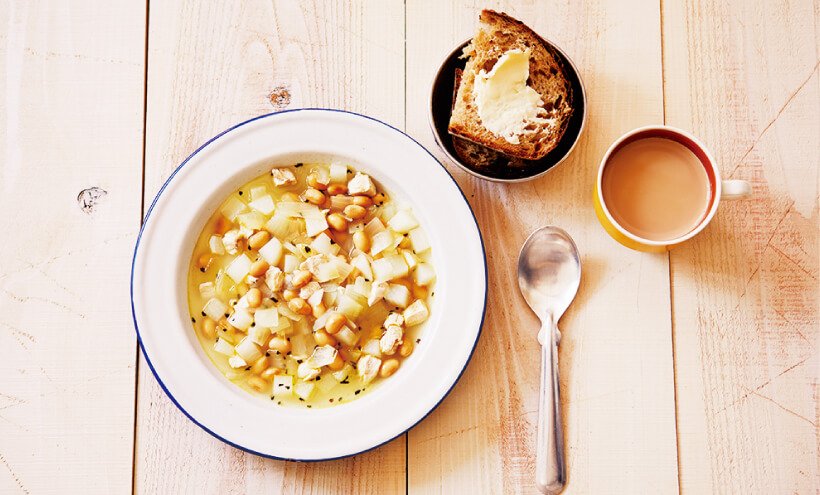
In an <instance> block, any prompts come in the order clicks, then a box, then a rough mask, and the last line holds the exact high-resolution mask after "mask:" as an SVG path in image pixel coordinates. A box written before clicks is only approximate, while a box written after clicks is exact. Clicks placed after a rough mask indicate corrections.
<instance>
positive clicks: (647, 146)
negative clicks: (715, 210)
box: [601, 137, 711, 241]
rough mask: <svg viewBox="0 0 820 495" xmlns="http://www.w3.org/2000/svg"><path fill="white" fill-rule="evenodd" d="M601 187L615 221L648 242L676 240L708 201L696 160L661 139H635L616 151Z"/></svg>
mask: <svg viewBox="0 0 820 495" xmlns="http://www.w3.org/2000/svg"><path fill="white" fill-rule="evenodd" d="M602 186H603V187H602V191H601V192H602V195H603V199H604V202H605V203H606V205H607V208H609V212H610V213H611V214H612V217H613V218H614V219H615V221H616V222H618V224H620V225H621V226H622V227H623V228H624V229H626V230H628V231H629V232H631V233H633V234H635V235H636V236H638V237H641V238H643V239H648V240H651V241H668V240H672V239H676V238H678V237H681V236H684V235H686V234H688V233H689V232H691V231H692V230H694V229H695V228H696V227H697V226H698V225H699V224H700V222H701V220H703V218H704V217H705V216H706V213H707V211H708V210H709V203H710V200H711V191H710V181H709V177H708V176H707V175H706V169H705V168H704V167H703V164H702V163H701V161H700V159H698V157H697V156H696V155H695V154H694V153H693V152H692V151H691V150H690V149H689V148H687V147H686V146H684V145H682V144H681V143H679V142H677V141H673V140H671V139H667V138H664V137H647V138H643V139H639V140H637V141H633V142H631V143H629V144H627V145H625V146H624V147H623V148H621V149H620V150H618V151H616V152H615V153H614V154H613V155H612V156H610V157H609V162H608V163H607V165H606V169H605V170H604V174H603V178H602Z"/></svg>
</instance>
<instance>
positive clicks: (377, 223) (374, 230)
mask: <svg viewBox="0 0 820 495" xmlns="http://www.w3.org/2000/svg"><path fill="white" fill-rule="evenodd" d="M384 229H385V226H384V224H383V223H382V221H381V220H380V219H379V217H375V218H373V220H370V221H369V222H367V225H365V226H364V233H365V234H366V235H367V238H368V239H373V236H375V235H376V234H378V233H379V232H382V231H384Z"/></svg>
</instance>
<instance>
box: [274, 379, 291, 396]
mask: <svg viewBox="0 0 820 495" xmlns="http://www.w3.org/2000/svg"><path fill="white" fill-rule="evenodd" d="M273 395H274V396H277V395H293V377H292V376H290V375H274V376H273Z"/></svg>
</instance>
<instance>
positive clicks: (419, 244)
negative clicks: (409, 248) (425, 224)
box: [407, 227, 430, 253]
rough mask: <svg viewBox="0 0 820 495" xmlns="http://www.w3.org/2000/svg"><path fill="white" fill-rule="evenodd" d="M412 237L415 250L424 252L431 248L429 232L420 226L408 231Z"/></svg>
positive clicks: (411, 241)
mask: <svg viewBox="0 0 820 495" xmlns="http://www.w3.org/2000/svg"><path fill="white" fill-rule="evenodd" d="M407 235H408V236H409V237H410V244H412V245H413V251H415V252H416V253H421V252H424V251H426V250H428V249H430V242H429V241H428V240H427V234H425V233H424V231H423V230H422V229H421V228H420V227H419V228H416V229H413V230H411V231H410V232H408V233H407Z"/></svg>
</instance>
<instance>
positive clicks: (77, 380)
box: [0, 0, 145, 494]
mask: <svg viewBox="0 0 820 495" xmlns="http://www.w3.org/2000/svg"><path fill="white" fill-rule="evenodd" d="M0 25H2V28H0V33H2V34H0V67H2V77H0V136H2V137H0V157H2V158H0V192H1V193H2V194H0V209H2V211H3V216H2V220H0V225H1V226H2V231H3V240H2V242H0V259H2V262H0V492H2V493H24V494H29V493H32V494H34V493H54V492H55V490H59V491H60V492H62V493H89V494H90V493H104V494H109V493H124V492H127V491H128V490H129V489H130V485H131V456H132V438H133V420H134V377H135V374H134V373H135V360H136V354H135V342H136V339H135V338H134V331H133V326H132V323H131V312H130V308H129V294H128V280H129V267H130V261H131V256H132V253H133V246H134V241H135V240H136V234H137V231H138V229H139V215H140V201H141V198H140V191H139V186H138V185H139V184H140V181H141V177H142V131H143V125H142V112H143V76H144V57H145V53H144V48H145V4H144V3H143V2H129V3H128V4H127V5H125V4H123V5H116V6H115V5H109V4H101V3H99V2H93V1H75V0H73V1H70V2H59V3H56V4H54V3H49V2H39V1H31V2H28V1H26V2H4V3H3V4H2V6H0ZM88 33H93V36H92V35H89V34H88ZM135 185H137V187H135ZM93 187H96V188H99V191H98V193H96V194H92V193H89V194H88V195H87V196H85V199H83V197H82V196H80V195H81V192H82V191H84V190H87V189H90V188H93ZM78 196H80V197H78ZM94 198H96V199H94ZM84 201H85V206H86V209H85V211H84V210H83V209H82V208H81V207H82V206H83V202H84Z"/></svg>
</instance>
